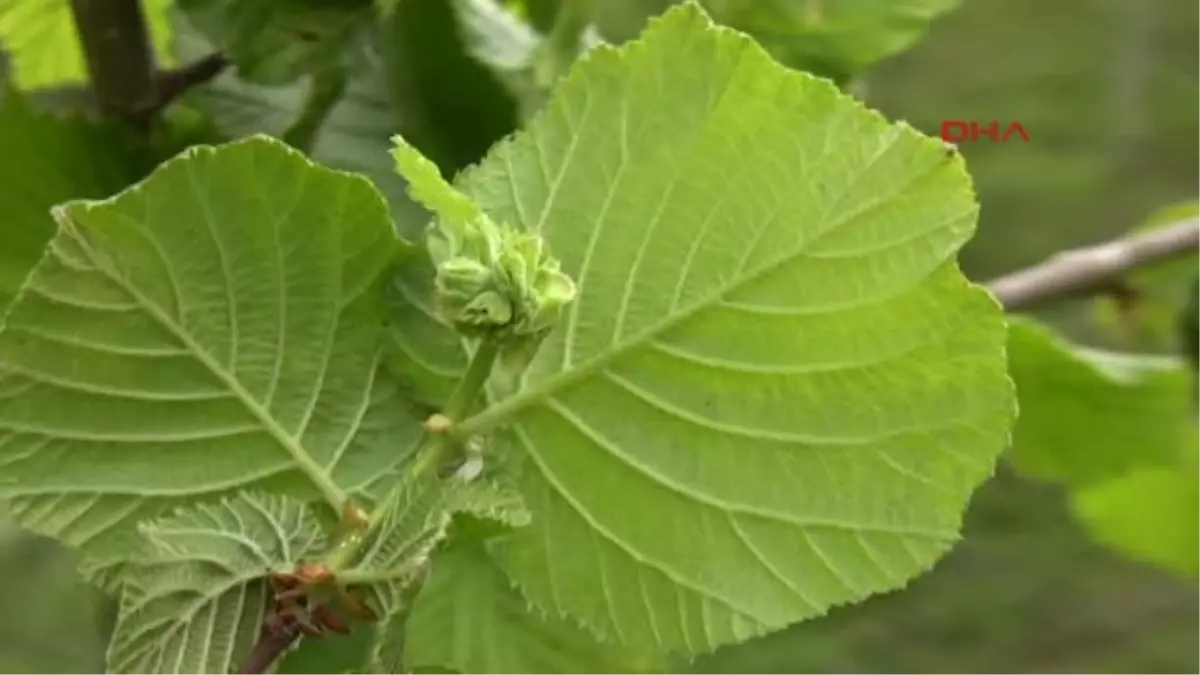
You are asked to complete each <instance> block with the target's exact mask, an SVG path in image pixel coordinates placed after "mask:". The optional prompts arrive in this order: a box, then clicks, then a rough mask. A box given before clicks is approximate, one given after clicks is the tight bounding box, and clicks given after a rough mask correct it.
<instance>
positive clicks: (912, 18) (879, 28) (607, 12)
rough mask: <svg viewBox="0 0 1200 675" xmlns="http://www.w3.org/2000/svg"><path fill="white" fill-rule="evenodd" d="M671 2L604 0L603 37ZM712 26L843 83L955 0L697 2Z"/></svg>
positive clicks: (631, 29)
mask: <svg viewBox="0 0 1200 675" xmlns="http://www.w3.org/2000/svg"><path fill="white" fill-rule="evenodd" d="M669 4H671V2H670V0H602V1H600V2H596V14H595V17H596V22H597V25H598V27H599V29H600V32H601V34H602V35H604V37H605V38H607V39H610V40H615V41H617V42H623V41H625V40H628V39H630V38H632V37H633V36H635V35H637V33H638V32H639V31H640V30H641V29H642V27H643V24H644V23H645V21H646V20H647V19H648V18H649V17H651V16H654V15H656V14H659V13H661V12H662V11H663V10H664V9H665V8H666V6H668V5H669ZM701 4H702V5H703V6H704V8H705V9H706V10H707V11H708V12H709V13H710V14H711V15H712V17H713V19H714V20H715V21H717V22H718V23H722V24H725V25H727V26H729V27H731V28H735V29H737V30H740V31H743V32H746V33H749V34H750V35H751V36H752V37H754V39H756V40H758V41H759V43H760V44H761V45H762V46H763V47H764V48H765V49H766V50H767V51H768V52H770V53H771V54H772V55H773V56H774V57H775V58H777V59H779V61H780V62H781V63H783V64H784V65H786V66H789V67H792V68H796V69H798V70H805V71H809V72H812V73H815V74H817V75H822V76H825V77H830V78H832V79H834V80H836V81H838V82H844V81H846V80H847V79H849V78H850V77H851V76H853V75H855V74H857V73H860V72H862V71H863V70H865V69H867V68H869V67H870V66H872V65H874V64H875V63H877V62H878V61H880V60H882V59H885V58H888V57H890V56H894V55H896V54H898V53H900V52H902V51H904V50H906V49H908V48H910V47H911V46H912V45H913V44H914V43H915V42H917V40H919V39H920V38H921V37H922V36H924V35H925V32H926V31H927V30H928V28H929V24H930V23H931V22H932V21H934V20H935V19H937V18H938V17H940V16H942V15H943V14H946V13H947V12H949V11H951V10H952V9H954V8H955V7H957V6H958V4H959V0H701Z"/></svg>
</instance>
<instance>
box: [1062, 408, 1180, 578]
mask: <svg viewBox="0 0 1200 675" xmlns="http://www.w3.org/2000/svg"><path fill="white" fill-rule="evenodd" d="M1192 431H1193V433H1192V437H1191V439H1190V440H1189V443H1190V445H1189V447H1188V448H1186V449H1184V450H1185V453H1184V456H1183V457H1182V458H1181V461H1180V463H1179V465H1178V466H1175V467H1166V468H1155V467H1149V468H1139V469H1135V470H1133V471H1130V472H1129V473H1127V474H1125V475H1123V476H1119V477H1117V478H1113V479H1111V480H1107V481H1103V482H1100V483H1097V484H1095V485H1089V486H1087V487H1085V488H1082V489H1079V490H1076V491H1075V492H1074V494H1073V495H1072V497H1071V504H1072V508H1073V510H1074V511H1075V514H1076V517H1077V518H1078V519H1079V520H1080V521H1081V522H1082V523H1083V524H1084V525H1085V526H1086V527H1087V528H1088V531H1089V532H1091V534H1092V536H1093V537H1095V538H1096V539H1097V540H1098V541H1100V542H1102V543H1104V544H1107V545H1109V546H1112V547H1113V548H1115V549H1117V550H1119V551H1121V552H1123V553H1125V554H1126V555H1128V556H1130V557H1132V558H1135V559H1137V560H1143V561H1146V562H1149V563H1153V564H1156V565H1160V566H1162V567H1165V568H1167V569H1170V570H1172V571H1174V572H1175V573H1177V574H1180V575H1182V576H1184V577H1188V578H1193V579H1194V578H1197V577H1198V576H1200V516H1198V514H1200V477H1198V473H1197V472H1198V471H1200V463H1198V462H1197V457H1198V456H1200V455H1198V454H1197V447H1198V446H1200V434H1197V433H1196V429H1195V427H1193V429H1192Z"/></svg>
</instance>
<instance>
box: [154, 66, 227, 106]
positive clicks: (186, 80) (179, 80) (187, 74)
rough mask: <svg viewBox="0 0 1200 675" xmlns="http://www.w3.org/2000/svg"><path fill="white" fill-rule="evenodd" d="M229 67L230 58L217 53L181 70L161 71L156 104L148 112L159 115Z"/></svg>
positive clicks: (155, 88) (157, 77)
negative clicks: (194, 88)
mask: <svg viewBox="0 0 1200 675" xmlns="http://www.w3.org/2000/svg"><path fill="white" fill-rule="evenodd" d="M227 67H229V58H228V57H226V56H225V55H224V54H222V53H221V52H215V53H213V54H209V55H208V56H205V57H203V58H200V59H197V60H195V61H193V62H191V63H189V64H186V65H184V66H180V67H179V68H172V69H170V70H163V71H159V72H158V73H157V74H156V75H155V78H154V80H155V82H154V104H153V105H152V106H151V108H150V109H149V110H148V111H146V112H147V113H148V114H150V115H156V114H158V113H159V112H160V111H161V110H162V109H163V108H166V107H167V106H169V105H171V104H172V103H174V102H175V100H176V99H178V98H179V97H180V96H183V95H184V94H185V93H186V92H187V91H188V90H189V89H191V88H192V87H196V86H199V85H201V84H204V83H205V82H208V81H209V80H211V79H213V78H214V77H216V76H217V75H220V74H221V72H222V71H223V70H225V69H226V68H227Z"/></svg>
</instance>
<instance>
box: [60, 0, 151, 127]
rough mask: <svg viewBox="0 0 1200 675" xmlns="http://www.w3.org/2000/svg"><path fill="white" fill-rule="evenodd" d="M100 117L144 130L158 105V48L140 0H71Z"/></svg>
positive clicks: (72, 13) (76, 27)
mask: <svg viewBox="0 0 1200 675" xmlns="http://www.w3.org/2000/svg"><path fill="white" fill-rule="evenodd" d="M71 15H72V16H73V17H74V19H75V29H76V31H77V32H78V33H79V40H80V42H81V43H83V53H84V57H85V58H86V60H87V70H88V80H89V82H90V84H91V89H92V93H93V94H94V95H95V98H96V106H97V108H98V109H99V111H100V114H101V115H102V116H104V117H107V118H112V119H122V120H126V121H128V122H130V123H131V124H133V125H134V126H136V127H139V128H144V127H145V126H146V123H147V122H148V121H149V120H148V119H147V118H146V117H145V116H144V115H143V113H144V111H145V110H147V109H149V108H150V107H151V106H152V105H153V103H154V71H155V61H154V48H153V46H152V45H151V44H150V33H149V31H148V30H147V29H146V17H145V15H144V14H143V12H142V3H141V2H140V1H139V0H71Z"/></svg>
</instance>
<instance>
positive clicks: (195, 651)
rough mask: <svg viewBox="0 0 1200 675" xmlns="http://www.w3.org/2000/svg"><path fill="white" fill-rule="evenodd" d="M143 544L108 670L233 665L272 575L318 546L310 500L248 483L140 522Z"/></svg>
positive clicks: (244, 648) (245, 650) (215, 669)
mask: <svg viewBox="0 0 1200 675" xmlns="http://www.w3.org/2000/svg"><path fill="white" fill-rule="evenodd" d="M140 530H141V533H142V535H143V536H144V537H145V540H146V541H145V545H144V546H143V547H142V548H141V549H140V551H139V556H138V558H137V561H136V569H135V570H133V572H134V573H133V575H132V576H130V577H129V578H128V581H127V584H126V585H125V587H124V591H123V593H122V595H121V610H120V615H119V618H118V620H117V626H116V631H115V632H114V634H113V637H112V643H111V644H110V645H109V649H108V672H112V673H230V672H239V670H238V667H239V666H241V665H242V661H243V659H245V658H246V656H247V655H248V654H249V651H250V647H251V646H252V645H253V644H254V642H255V641H256V640H257V638H258V636H259V633H260V631H261V630H262V622H263V617H264V614H265V612H266V609H267V607H268V604H269V603H268V593H269V589H268V587H267V583H266V576H267V574H268V573H273V572H290V571H291V570H293V569H295V566H296V565H297V564H298V563H300V562H303V561H305V560H306V559H309V558H310V557H311V556H314V555H317V554H319V553H320V552H321V551H322V550H323V548H324V546H325V536H324V534H323V533H322V531H321V528H320V527H319V525H318V524H317V522H316V519H315V518H314V517H313V515H312V514H311V513H309V511H308V508H307V506H306V505H305V504H303V503H301V502H297V501H294V500H290V499H287V498H283V497H277V496H273V495H261V494H248V493H242V494H239V495H237V496H236V497H233V498H231V499H226V500H222V501H221V502H219V503H217V504H209V505H199V506H193V507H189V508H187V509H184V510H181V511H179V512H177V513H175V514H173V515H171V516H169V517H166V518H162V519H160V520H156V521H151V522H147V523H143V524H142V526H141V528H140Z"/></svg>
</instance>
